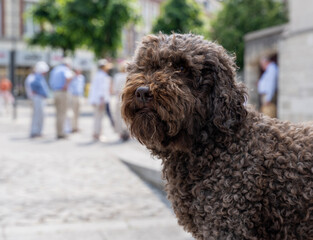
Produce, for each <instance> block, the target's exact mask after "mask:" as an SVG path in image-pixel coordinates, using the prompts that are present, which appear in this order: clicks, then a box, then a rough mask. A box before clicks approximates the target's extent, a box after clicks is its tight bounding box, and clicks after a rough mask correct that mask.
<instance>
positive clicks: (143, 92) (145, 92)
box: [135, 87, 152, 102]
mask: <svg viewBox="0 0 313 240" xmlns="http://www.w3.org/2000/svg"><path fill="white" fill-rule="evenodd" d="M135 96H136V99H137V100H138V101H140V102H149V101H151V99H152V95H151V93H150V89H149V87H139V88H137V89H136V92H135Z"/></svg>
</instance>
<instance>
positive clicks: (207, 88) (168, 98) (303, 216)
mask: <svg viewBox="0 0 313 240" xmlns="http://www.w3.org/2000/svg"><path fill="white" fill-rule="evenodd" d="M235 70H236V66H235V64H234V59H233V58H232V57H230V56H229V55H228V54H227V53H226V51H225V50H224V49H223V48H222V47H221V46H219V45H217V44H215V43H211V42H208V41H206V40H204V39H203V38H202V37H201V36H195V35H192V34H187V35H180V34H175V35H171V36H167V35H162V34H160V35H158V36H154V35H150V36H147V37H145V38H144V39H143V41H142V43H141V45H140V46H139V47H138V49H137V52H136V54H135V57H134V59H133V61H132V62H131V63H130V64H129V66H128V72H129V75H128V80H127V83H126V86H125V89H124V92H123V96H122V98H123V103H122V114H123V117H124V119H125V121H126V122H127V124H128V125H129V128H130V131H131V133H132V135H133V136H135V137H136V138H137V139H138V140H139V141H140V142H141V143H143V144H145V145H146V146H147V148H148V149H150V151H151V152H152V154H153V155H156V156H158V157H160V158H161V159H162V162H163V175H164V177H165V179H166V180H167V186H166V190H167V192H168V197H169V199H170V201H171V202H172V205H173V208H174V211H175V214H176V216H177V218H178V220H179V224H181V225H182V226H184V228H185V230H187V231H189V232H191V233H192V235H193V236H194V237H195V238H196V239H255V240H256V239H270V240H271V239H313V156H312V155H313V127H312V125H305V124H293V123H290V122H282V121H280V120H277V119H271V118H268V117H266V116H263V115H261V114H259V113H257V112H255V111H254V110H252V109H250V108H248V107H247V106H245V104H244V103H245V99H246V91H245V87H244V85H243V84H240V83H237V82H236V81H235V79H236V71H235Z"/></svg>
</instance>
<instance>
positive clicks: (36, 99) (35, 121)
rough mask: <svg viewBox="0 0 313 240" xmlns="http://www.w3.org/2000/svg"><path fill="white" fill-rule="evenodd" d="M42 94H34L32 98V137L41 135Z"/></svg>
mask: <svg viewBox="0 0 313 240" xmlns="http://www.w3.org/2000/svg"><path fill="white" fill-rule="evenodd" d="M40 100H41V99H40V96H38V95H34V96H33V98H32V103H33V104H32V108H33V116H32V124H31V131H30V137H38V136H39V135H40V129H41V127H40V125H41V113H40V111H41V109H40V108H41V107H40V104H41V101H40Z"/></svg>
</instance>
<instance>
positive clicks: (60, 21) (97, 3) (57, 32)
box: [30, 0, 136, 58]
mask: <svg viewBox="0 0 313 240" xmlns="http://www.w3.org/2000/svg"><path fill="white" fill-rule="evenodd" d="M33 16H34V18H35V19H36V20H37V21H38V22H39V23H40V24H41V26H43V27H42V31H41V32H39V33H38V34H36V35H35V36H34V37H33V38H32V39H30V43H31V44H39V45H42V46H46V45H49V46H52V47H60V48H62V49H64V50H65V51H74V50H75V49H76V48H77V47H82V46H84V47H87V48H89V49H90V50H92V51H93V52H94V53H95V55H96V56H97V57H99V58H100V57H104V56H107V55H111V56H115V55H116V52H117V50H118V48H119V47H120V46H121V37H122V29H123V27H124V26H125V25H126V24H127V23H128V22H130V21H131V20H133V19H135V17H136V15H135V11H134V7H133V5H132V1H127V0H88V1H86V0H57V1H54V0H42V1H41V2H40V3H39V4H38V6H36V8H35V9H34V10H33Z"/></svg>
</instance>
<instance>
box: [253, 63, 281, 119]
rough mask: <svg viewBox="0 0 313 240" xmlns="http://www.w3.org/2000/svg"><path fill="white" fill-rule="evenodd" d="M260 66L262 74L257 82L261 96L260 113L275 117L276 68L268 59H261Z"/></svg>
mask: <svg viewBox="0 0 313 240" xmlns="http://www.w3.org/2000/svg"><path fill="white" fill-rule="evenodd" d="M260 65H261V68H262V70H263V71H264V73H263V74H262V76H261V78H260V80H259V82H258V93H259V94H260V96H261V109H260V110H261V112H262V113H264V114H265V115H268V116H270V117H276V98H277V97H276V94H277V84H278V66H277V65H276V63H275V62H273V61H271V60H270V59H269V58H266V57H264V58H262V59H261V61H260Z"/></svg>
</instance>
